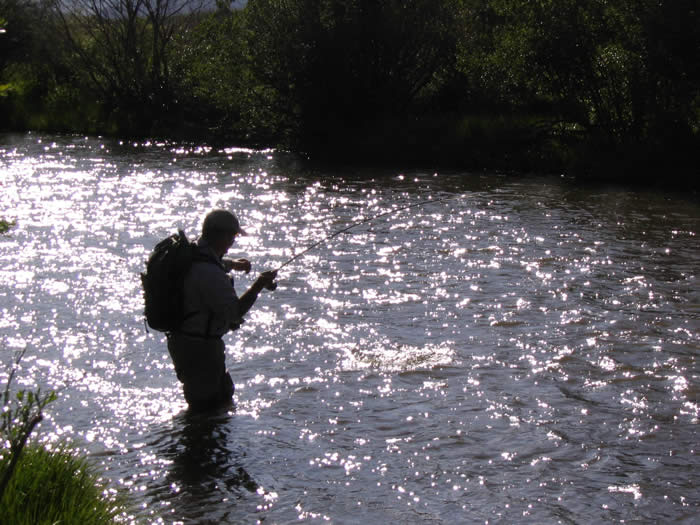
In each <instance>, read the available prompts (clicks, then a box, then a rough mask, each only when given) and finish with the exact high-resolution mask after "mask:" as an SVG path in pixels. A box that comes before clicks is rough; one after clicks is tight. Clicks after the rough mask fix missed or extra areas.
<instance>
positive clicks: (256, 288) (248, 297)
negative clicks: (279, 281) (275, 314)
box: [238, 270, 277, 318]
mask: <svg viewBox="0 0 700 525" xmlns="http://www.w3.org/2000/svg"><path fill="white" fill-rule="evenodd" d="M275 277H277V271H275V270H273V271H269V272H263V273H261V274H260V275H259V276H258V278H257V279H256V280H255V282H254V283H253V284H252V285H250V288H248V289H247V290H246V291H245V293H244V294H243V295H241V296H240V297H239V299H238V314H239V315H238V317H239V318H241V317H243V316H244V315H245V314H246V313H248V310H250V308H251V306H253V304H254V303H255V300H256V299H257V298H258V295H259V294H260V292H262V290H263V288H269V287H271V286H272V285H273V284H274V280H275Z"/></svg>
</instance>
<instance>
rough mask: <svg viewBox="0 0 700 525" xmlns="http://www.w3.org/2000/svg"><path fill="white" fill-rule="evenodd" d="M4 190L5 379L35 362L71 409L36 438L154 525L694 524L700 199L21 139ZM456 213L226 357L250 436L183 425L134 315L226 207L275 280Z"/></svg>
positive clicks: (284, 288) (30, 378)
mask: <svg viewBox="0 0 700 525" xmlns="http://www.w3.org/2000/svg"><path fill="white" fill-rule="evenodd" d="M660 177H663V174H660ZM0 185H1V186H2V195H3V198H2V203H1V204H0V217H5V218H9V219H15V220H16V221H17V226H16V227H15V228H14V229H13V230H12V231H11V232H10V233H9V234H8V235H6V236H3V237H1V238H0V260H1V264H0V301H1V303H0V309H1V311H2V317H1V318H0V337H1V339H0V343H1V346H0V355H1V356H2V362H3V363H4V364H5V365H7V364H8V363H9V362H10V361H11V359H12V355H13V353H14V352H15V351H17V350H19V349H22V348H24V347H25V346H27V347H28V351H27V355H26V357H25V359H24V361H23V363H22V372H21V373H20V382H21V383H22V384H24V385H27V386H36V385H41V386H42V387H43V388H54V389H57V390H58V391H59V392H60V395H59V399H58V401H56V402H55V403H54V404H53V405H51V407H50V410H49V412H50V417H49V418H48V419H47V421H45V422H44V423H43V424H42V430H41V434H42V435H43V436H45V437H48V436H50V437H51V439H56V438H58V437H69V438H73V439H78V440H79V441H80V443H81V446H83V447H84V448H85V449H86V450H88V451H89V452H90V454H91V455H92V456H93V458H94V459H95V461H96V462H97V463H98V464H99V465H101V467H102V468H103V469H104V470H105V472H106V476H107V478H108V479H109V480H110V481H111V486H112V487H113V488H114V489H116V490H121V491H127V492H129V493H130V494H131V496H132V497H133V499H134V500H135V501H136V502H137V504H138V505H139V507H138V508H137V509H136V510H135V519H138V520H141V521H144V522H167V523H171V522H177V521H181V522H185V523H255V522H257V521H260V522H262V521H264V522H265V523H290V522H297V521H298V520H303V521H305V522H311V523H314V522H319V523H320V522H331V523H349V524H354V523H357V524H363V523H388V522H394V523H445V524H447V523H450V524H452V523H479V522H487V521H488V522H489V523H581V524H588V523H601V522H622V521H624V522H626V523H627V522H632V523H642V522H644V523H651V522H660V523H670V522H681V523H683V522H685V523H693V522H695V520H696V519H697V518H698V515H699V513H700V509H699V506H700V492H699V491H698V490H697V486H698V484H700V458H699V457H698V448H699V446H700V440H699V439H698V417H699V415H700V377H699V376H700V370H699V368H698V350H699V348H700V286H699V283H698V271H699V269H700V250H699V248H698V232H699V231H700V206H699V205H698V201H697V198H696V197H694V196H689V195H677V194H672V193H663V192H660V191H653V192H652V191H644V190H630V189H620V188H615V187H602V186H595V187H582V186H575V185H571V184H569V183H567V182H565V181H557V180H553V179H548V178H542V179H540V178H519V179H511V178H504V177H501V176H497V175H473V174H468V173H432V172H400V171H398V170H396V171H391V170H384V169H382V170H376V171H372V170H369V169H367V170H362V171H351V170H335V169H330V168H329V169H321V168H315V169H313V170H312V169H309V168H306V167H305V166H304V164H302V163H300V162H299V161H297V160H295V159H294V158H293V157H291V156H288V155H284V154H277V153H273V152H251V151H247V150H227V151H217V150H209V149H207V148H196V147H194V148H181V147H177V146H172V145H163V144H139V145H133V144H119V143H118V142H111V141H107V140H99V139H83V138H73V137H55V136H36V135H28V136H16V135H15V136H2V137H0ZM443 197H454V198H453V199H450V200H445V201H441V202H438V203H432V204H428V205H425V206H423V207H420V208H413V209H411V210H406V211H403V212H399V213H397V214H395V215H393V216H391V217H389V218H386V219H381V220H378V221H376V222H373V223H371V224H369V225H365V226H362V227H359V228H356V229H354V230H351V231H350V232H349V233H348V234H343V235H341V236H338V237H337V238H336V239H334V241H333V242H332V243H330V244H329V245H328V246H323V247H321V248H320V249H318V250H315V251H313V252H311V253H310V254H309V255H308V256H307V257H304V258H302V259H300V260H299V261H298V262H296V263H294V264H293V265H290V266H289V267H288V268H286V269H285V270H284V271H283V272H282V273H281V276H280V277H281V281H280V286H279V288H278V290H277V291H276V292H274V293H265V294H264V295H263V296H261V297H260V299H259V302H258V303H257V304H256V307H255V309H254V311H253V312H251V315H250V317H249V320H248V321H247V322H246V323H245V324H244V325H243V327H242V329H241V330H240V331H238V332H236V333H234V334H231V335H229V336H227V338H226V341H227V345H228V354H227V362H228V366H229V369H230V371H231V375H232V376H233V378H234V382H235V383H236V389H237V394H236V401H237V407H236V410H235V412H234V411H231V412H230V413H222V414H217V415H215V416H212V417H210V418H191V417H188V416H187V415H186V414H185V412H184V408H185V405H184V402H183V400H182V396H181V394H180V387H179V385H178V383H177V380H176V378H175V374H174V371H173V369H172V366H171V364H170V361H169V358H168V355H167V352H166V350H165V346H164V341H163V338H162V337H161V336H160V335H159V334H157V333H146V331H145V330H144V325H143V320H142V314H141V312H142V303H141V292H140V285H139V280H138V273H139V271H141V270H142V269H143V266H144V261H145V259H146V258H147V255H148V253H149V251H150V249H151V248H152V247H153V246H154V244H155V243H156V242H157V240H159V239H160V238H162V237H164V236H166V235H168V234H170V233H172V232H173V231H175V229H176V228H177V227H182V228H184V229H185V230H186V231H187V233H188V234H190V235H192V236H194V235H196V233H197V231H198V228H199V224H200V220H201V218H202V216H203V215H204V214H205V212H206V211H207V210H209V209H211V208H213V207H228V208H230V209H233V210H236V211H237V213H238V214H239V216H240V218H241V221H242V223H243V224H244V226H245V227H246V228H247V229H248V230H249V231H250V232H251V233H252V235H251V236H249V237H248V238H245V239H242V242H241V243H240V244H239V245H237V246H236V247H234V250H233V251H232V253H231V255H234V256H247V257H248V258H250V259H251V260H252V261H253V265H254V270H257V271H262V270H264V269H268V268H271V267H275V266H278V265H279V264H281V263H282V262H283V261H284V260H285V259H287V258H288V257H290V256H291V255H292V254H293V253H294V252H295V250H299V249H301V248H303V247H305V246H307V245H309V244H311V243H312V242H315V241H316V240H318V239H320V238H322V237H324V236H326V235H328V234H329V233H331V232H333V231H335V230H337V229H340V228H343V227H345V226H347V225H348V224H350V223H351V222H353V221H357V220H361V219H363V218H366V217H369V216H372V215H375V214H378V213H381V212H384V211H387V210H390V209H392V208H398V207H401V206H405V205H410V204H412V203H416V202H419V201H422V200H425V199H428V198H436V199H437V198H443ZM251 280H252V276H251V277H248V276H242V277H240V278H239V279H238V281H237V288H238V289H239V291H242V290H243V288H244V287H246V286H247V285H248V284H249V283H250V282H251ZM6 372H7V367H6V366H5V367H4V368H3V371H2V377H1V378H2V379H4V378H5V377H6Z"/></svg>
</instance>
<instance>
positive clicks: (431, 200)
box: [275, 195, 462, 272]
mask: <svg viewBox="0 0 700 525" xmlns="http://www.w3.org/2000/svg"><path fill="white" fill-rule="evenodd" d="M461 196H462V195H452V196H451V197H443V198H441V199H428V200H425V201H421V202H415V203H413V204H409V205H407V206H402V207H400V208H395V209H393V210H389V211H385V212H383V213H379V214H378V215H374V216H372V217H369V218H367V219H363V220H361V221H357V222H354V223H352V224H351V225H350V226H347V227H345V228H342V229H340V230H337V231H335V232H333V233H331V234H330V235H328V236H327V237H324V238H323V239H321V240H320V241H317V242H315V243H313V244H312V245H310V246H308V247H306V248H304V249H303V250H302V251H300V252H299V253H297V254H296V255H293V256H292V257H291V258H290V259H287V260H286V261H285V262H283V263H282V265H281V266H279V267H278V268H277V269H276V270H275V271H276V272H278V271H280V270H281V269H282V268H284V267H285V266H287V265H289V264H291V263H293V262H294V261H296V260H297V259H299V258H300V257H302V256H304V255H306V254H307V253H308V252H310V251H311V250H313V249H314V248H316V247H318V246H320V245H322V244H324V243H327V242H328V241H330V240H331V239H333V238H334V237H337V236H338V235H340V234H341V233H345V232H347V231H349V230H352V229H353V228H356V227H357V226H361V225H363V224H367V223H368V222H372V221H375V220H377V219H381V218H382V217H386V216H387V215H392V214H394V213H398V212H400V211H404V210H408V209H411V208H418V207H419V206H425V205H426V204H430V203H436V202H443V201H449V200H452V199H458V198H460V197H461Z"/></svg>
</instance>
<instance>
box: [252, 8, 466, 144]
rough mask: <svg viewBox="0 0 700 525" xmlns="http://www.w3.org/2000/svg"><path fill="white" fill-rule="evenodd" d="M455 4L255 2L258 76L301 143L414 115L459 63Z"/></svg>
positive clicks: (256, 66)
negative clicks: (444, 71) (297, 129)
mask: <svg viewBox="0 0 700 525" xmlns="http://www.w3.org/2000/svg"><path fill="white" fill-rule="evenodd" d="M456 4H457V2H455V1H450V0H446V1H440V2H436V1H434V0H320V1H316V0H251V1H250V2H249V4H248V7H247V16H248V23H249V27H250V29H251V32H252V34H254V35H255V41H254V45H253V46H251V53H252V54H253V57H254V60H253V71H254V74H255V75H256V77H257V78H258V79H259V81H260V82H261V83H262V84H265V85H269V86H272V87H273V88H274V90H275V92H276V94H277V98H276V100H275V102H276V103H278V104H280V106H281V107H280V110H281V111H282V112H285V113H287V114H289V115H291V116H292V118H291V119H290V124H291V125H294V124H295V123H296V122H300V123H301V126H302V129H301V136H302V141H311V142H316V141H317V140H322V137H323V136H324V135H325V134H327V133H328V132H329V131H330V130H334V131H336V130H342V129H343V128H347V127H351V128H352V127H357V126H362V125H363V124H366V123H367V122H368V121H370V120H372V119H377V118H387V117H389V118H391V117H393V116H396V115H404V114H405V113H406V112H407V111H409V110H410V109H411V107H412V105H413V104H414V103H415V101H416V100H417V99H418V98H419V96H420V94H421V92H422V91H423V90H424V89H425V88H426V86H428V85H429V84H430V83H431V82H432V81H433V80H434V76H435V74H436V73H437V72H438V71H440V70H441V68H443V67H445V66H446V65H447V64H449V63H451V62H452V60H453V59H454V28H453V21H454V12H455V6H456Z"/></svg>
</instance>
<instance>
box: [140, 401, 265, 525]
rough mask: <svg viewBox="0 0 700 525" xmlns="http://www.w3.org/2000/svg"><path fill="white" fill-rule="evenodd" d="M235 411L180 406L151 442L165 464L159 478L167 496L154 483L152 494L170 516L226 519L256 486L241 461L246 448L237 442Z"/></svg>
mask: <svg viewBox="0 0 700 525" xmlns="http://www.w3.org/2000/svg"><path fill="white" fill-rule="evenodd" d="M234 410H235V409H233V408H231V409H222V410H220V411H213V412H206V413H192V412H190V411H185V412H183V413H181V414H179V415H178V416H176V417H175V418H173V420H172V427H171V428H169V429H167V430H166V429H164V430H163V435H162V438H161V439H160V440H159V441H160V443H154V448H155V452H156V454H157V455H158V456H159V457H160V459H161V460H163V461H164V462H166V463H168V464H169V465H168V470H167V473H166V475H165V477H164V479H163V481H162V483H163V484H165V485H166V486H167V487H168V488H169V492H170V495H171V497H170V498H163V487H162V486H161V487H154V489H155V491H154V492H155V493H154V494H153V495H154V496H155V497H156V499H157V500H158V503H160V504H165V505H167V506H168V507H169V512H170V513H172V514H171V516H172V517H173V518H176V519H185V520H187V521H189V520H196V522H197V523H222V522H227V521H226V520H227V519H228V518H230V517H231V516H230V515H229V514H230V512H232V511H234V512H235V511H236V506H237V502H238V501H240V500H242V499H243V498H244V497H245V496H246V495H252V494H255V493H256V492H257V491H258V489H259V486H258V484H257V483H256V482H255V480H254V479H253V478H252V477H251V476H250V474H248V472H247V471H246V469H245V468H244V466H243V460H244V458H245V455H246V454H245V451H244V450H243V449H242V447H241V446H240V445H237V444H236V428H235V425H236V420H235V411H234ZM237 510H238V511H240V509H237Z"/></svg>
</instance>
